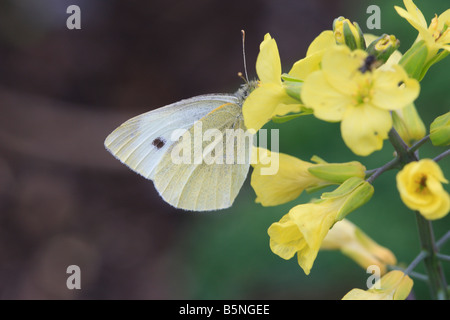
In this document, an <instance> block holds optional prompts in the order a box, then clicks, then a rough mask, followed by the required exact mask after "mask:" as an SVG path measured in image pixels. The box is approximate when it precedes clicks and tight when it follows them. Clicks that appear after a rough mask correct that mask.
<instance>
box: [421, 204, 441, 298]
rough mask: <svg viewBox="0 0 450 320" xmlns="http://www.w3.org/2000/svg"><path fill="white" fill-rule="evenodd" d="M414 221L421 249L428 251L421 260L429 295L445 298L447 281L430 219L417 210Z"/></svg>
mask: <svg viewBox="0 0 450 320" xmlns="http://www.w3.org/2000/svg"><path fill="white" fill-rule="evenodd" d="M416 221H417V227H418V230H419V239H420V244H421V247H422V250H423V251H425V252H427V253H428V254H427V255H426V257H425V258H424V259H423V262H424V264H425V269H426V272H427V274H428V279H429V284H430V290H431V296H432V297H433V299H439V300H446V299H448V292H447V283H446V281H445V276H444V272H443V270H442V266H441V263H440V261H439V259H438V256H437V253H438V248H437V246H436V242H435V240H434V233H433V227H432V225H431V221H429V220H426V219H425V218H424V217H423V216H422V215H421V214H420V213H419V212H416Z"/></svg>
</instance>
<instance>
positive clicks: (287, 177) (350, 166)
mask: <svg viewBox="0 0 450 320" xmlns="http://www.w3.org/2000/svg"><path fill="white" fill-rule="evenodd" d="M253 151H254V154H253V156H257V159H256V160H254V159H252V166H253V172H252V177H251V186H252V187H253V190H254V191H255V193H256V196H257V198H256V202H257V203H261V205H263V206H277V205H280V204H283V203H286V202H289V201H292V200H294V199H296V198H297V197H298V196H300V194H301V193H302V192H303V191H304V190H305V189H306V190H309V189H316V188H320V187H324V186H328V185H331V184H336V183H342V182H344V181H345V180H347V179H348V178H351V177H360V178H364V176H365V170H366V168H365V167H364V166H363V165H362V164H361V163H359V162H357V161H352V162H348V163H339V164H336V163H320V164H316V163H311V162H307V161H303V160H300V159H298V158H296V157H293V156H290V155H287V154H285V153H277V152H272V151H269V150H266V149H263V148H255V150H253Z"/></svg>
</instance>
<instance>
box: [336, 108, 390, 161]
mask: <svg viewBox="0 0 450 320" xmlns="http://www.w3.org/2000/svg"><path fill="white" fill-rule="evenodd" d="M391 127H392V118H391V115H390V114H389V111H387V110H381V109H377V108H374V107H373V106H371V105H369V104H365V105H359V106H357V107H349V108H347V112H346V113H345V115H344V119H343V120H342V122H341V134H342V138H343V139H344V142H345V144H346V145H347V146H348V147H349V148H350V149H351V150H352V151H353V152H354V153H355V154H357V155H360V156H367V155H369V154H371V153H372V152H374V151H376V150H380V149H381V148H382V147H383V140H384V139H386V138H387V136H388V132H389V130H390V129H391Z"/></svg>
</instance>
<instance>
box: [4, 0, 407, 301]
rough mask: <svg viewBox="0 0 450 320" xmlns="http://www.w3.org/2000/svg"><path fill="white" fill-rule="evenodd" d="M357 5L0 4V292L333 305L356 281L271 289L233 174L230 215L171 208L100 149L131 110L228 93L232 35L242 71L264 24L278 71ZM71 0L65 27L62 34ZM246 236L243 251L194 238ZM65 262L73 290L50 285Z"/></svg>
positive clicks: (233, 81)
mask: <svg viewBox="0 0 450 320" xmlns="http://www.w3.org/2000/svg"><path fill="white" fill-rule="evenodd" d="M359 2H360V1H354V2H352V1H326V0H322V1H288V0H281V1H273V0H263V1H257V0H249V1H207V0H191V1H181V0H180V1H173V0H164V1H163V0H152V1H137V0H134V1H129V0H115V1H112V0H111V1H102V0H71V1H66V0H39V1H35V0H10V1H7V0H0V298H1V299H197V298H200V299H201V298H218V299H241V298H250V299H260V298H270V299H279V298H280V299H284V298H286V299H288V298H296V299H297V298H298V299H300V298H333V299H334V298H340V297H341V296H342V295H343V294H345V292H346V291H345V290H347V289H351V288H352V287H354V286H358V285H359V286H362V285H363V284H364V283H363V282H356V280H355V282H353V283H352V282H351V281H350V282H349V284H348V286H349V287H348V288H344V289H342V287H339V286H338V287H337V288H336V287H331V288H330V287H327V286H325V285H322V286H319V287H312V288H311V290H309V292H305V291H301V290H299V291H297V290H296V288H298V286H296V285H291V286H290V287H284V284H286V283H288V282H290V281H287V280H286V279H284V280H283V281H284V282H283V281H282V282H281V284H278V283H276V280H275V278H276V275H275V274H273V273H272V272H271V271H270V269H269V268H267V269H264V268H265V267H264V265H265V261H266V260H264V259H271V260H270V261H271V263H273V264H285V263H286V262H284V261H283V260H281V259H279V258H277V257H275V256H274V255H273V254H272V253H271V252H270V250H269V249H268V238H267V235H266V230H267V227H268V226H269V225H270V223H269V224H268V222H264V223H260V224H259V225H258V224H256V226H257V229H255V230H257V231H255V230H248V229H244V228H241V227H239V226H241V225H242V220H241V219H243V218H242V216H243V213H242V212H243V211H246V212H248V214H252V213H255V216H256V215H257V212H258V211H259V210H260V208H261V207H260V206H259V205H256V204H253V201H254V194H253V193H252V191H251V189H250V188H249V186H248V182H247V183H246V187H244V189H243V195H241V196H240V197H239V199H241V200H239V199H238V200H239V201H237V204H236V206H239V205H240V206H241V209H240V210H238V211H236V210H235V209H234V208H232V209H229V210H225V211H223V212H219V213H213V214H191V213H185V212H182V211H178V210H176V209H174V208H172V207H170V206H169V205H167V204H166V203H164V202H163V201H162V199H161V198H160V197H159V196H158V194H157V192H156V191H155V190H154V188H153V184H152V182H151V181H147V180H145V179H143V178H142V177H140V176H138V175H136V174H134V173H133V172H131V171H130V170H128V169H127V168H126V167H124V166H123V165H121V164H120V163H119V162H118V161H117V160H115V159H114V158H113V157H112V156H111V155H110V154H109V153H108V152H107V151H106V150H105V149H104V147H103V140H104V139H105V137H106V136H107V135H108V134H109V133H110V132H111V131H112V130H113V129H114V128H116V127H117V126H118V125H119V124H120V123H122V122H123V121H125V120H127V119H128V118H130V117H131V116H133V115H137V114H139V113H142V112H145V111H148V110H151V109H153V108H157V107H160V106H163V105H166V104H169V103H172V102H175V101H177V100H180V99H182V98H188V97H191V96H195V95H199V94H204V93H213V92H233V91H235V90H236V89H237V88H238V86H239V85H240V84H241V83H242V80H241V79H239V78H238V77H237V75H236V74H237V72H239V71H243V67H242V65H243V64H242V60H243V59H242V46H241V33H240V30H241V29H245V31H246V35H247V36H246V50H247V54H246V56H247V63H248V69H249V74H250V76H251V77H256V74H255V70H254V63H255V60H256V56H257V53H258V50H259V43H260V42H261V40H262V39H263V37H264V34H265V33H266V32H270V33H271V35H272V36H273V37H275V39H276V40H277V43H278V46H279V50H280V55H281V58H282V62H283V65H285V66H286V67H285V70H284V71H288V70H287V69H286V68H287V66H289V65H290V64H291V63H292V62H294V61H296V60H298V59H300V58H301V57H303V56H304V54H305V52H306V48H307V46H308V44H309V43H310V42H311V40H313V39H314V38H315V37H316V36H317V35H318V34H319V33H320V32H321V31H322V30H325V29H330V28H331V23H332V21H333V19H334V18H336V17H337V16H340V15H345V16H347V17H349V18H356V17H355V16H352V14H353V12H356V14H357V15H361V16H363V17H364V14H365V11H364V10H365V7H366V6H367V5H366V6H360V7H358V6H357V7H355V6H354V4H355V3H359ZM367 3H368V2H367ZM371 3H372V2H371ZM371 3H370V4H371ZM72 4H75V5H78V6H79V7H80V8H81V27H82V29H81V30H68V29H67V28H66V19H67V18H68V16H69V14H67V13H66V9H67V7H68V6H69V5H72ZM368 4H369V3H368ZM362 23H363V22H362ZM405 28H406V26H405ZM245 197H246V199H247V200H242V199H243V198H245ZM242 208H245V210H244V209H242ZM283 213H284V212H283ZM222 219H226V222H222V221H221V220H222ZM278 219H279V216H275V215H273V216H272V217H269V220H270V221H272V222H273V221H277V220H278ZM269 220H267V221H269ZM212 226H214V227H215V228H216V229H215V230H216V231H214V232H211V233H206V234H202V232H204V231H203V230H206V229H208V228H212ZM221 232H225V233H226V234H227V236H223V235H222V234H221ZM255 232H257V235H255ZM204 235H207V236H208V237H205V236H204ZM254 235H255V239H258V241H261V243H260V244H259V245H260V248H261V249H260V251H257V252H247V251H243V252H244V254H243V253H242V252H237V255H233V252H234V253H236V252H235V251H234V250H233V248H231V249H230V250H229V251H226V252H224V251H223V250H224V249H223V248H222V247H220V246H216V247H215V248H212V247H211V248H209V247H207V246H206V247H205V243H208V242H210V241H211V242H212V243H219V244H221V245H223V246H225V247H226V246H227V244H228V243H229V242H228V239H230V238H235V237H238V238H239V239H245V237H247V238H252V236H254ZM259 239H262V240H259ZM222 240H223V241H222ZM255 243H256V241H255ZM258 243H259V242H258ZM240 245H242V246H243V247H245V245H246V243H245V242H240ZM200 248H201V249H200ZM205 248H206V249H205ZM197 249H198V250H197ZM253 254H254V255H255V256H258V255H259V256H261V255H262V256H264V257H265V258H264V259H262V258H261V259H260V258H255V259H253V260H252V258H251V257H253ZM266 257H270V258H266ZM246 258H248V261H251V263H242V262H243V261H244V260H245V259H246ZM216 259H217V260H216ZM338 259H340V258H338ZM72 264H75V265H78V266H80V268H81V285H82V289H81V290H68V289H67V287H66V279H67V277H68V274H66V268H67V266H69V265H72ZM350 264H351V263H350ZM289 265H290V266H291V267H292V268H294V269H295V270H296V271H295V272H296V273H298V277H299V278H304V275H303V274H302V272H301V270H300V269H299V268H298V267H295V262H293V263H290V264H289ZM198 266H202V268H203V269H202V268H199V267H198ZM205 266H206V267H205ZM231 269H232V270H233V272H231V271H229V270H231ZM261 270H264V271H261ZM354 270H359V269H354ZM362 273H363V271H362ZM271 274H272V276H273V278H271V277H270V275H271ZM363 277H364V273H363V275H362V278H363ZM362 278H361V279H362ZM348 279H349V276H348V275H347V276H344V277H343V279H341V280H342V281H344V280H345V281H346V280H348ZM295 281H296V280H294V282H295ZM312 283H313V282H311V283H310V284H309V285H311V284H312ZM236 284H239V285H236ZM283 288H284V289H283ZM324 288H328V289H327V290H328V291H327V290H324ZM343 290H344V291H343Z"/></svg>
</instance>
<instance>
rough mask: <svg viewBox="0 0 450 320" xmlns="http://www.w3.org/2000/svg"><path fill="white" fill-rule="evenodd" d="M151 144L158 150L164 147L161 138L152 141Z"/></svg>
mask: <svg viewBox="0 0 450 320" xmlns="http://www.w3.org/2000/svg"><path fill="white" fill-rule="evenodd" d="M152 144H153V145H154V146H155V147H156V148H158V149H161V148H162V147H164V145H165V144H166V142H165V141H164V140H163V139H162V138H156V139H155V140H153V142H152Z"/></svg>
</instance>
